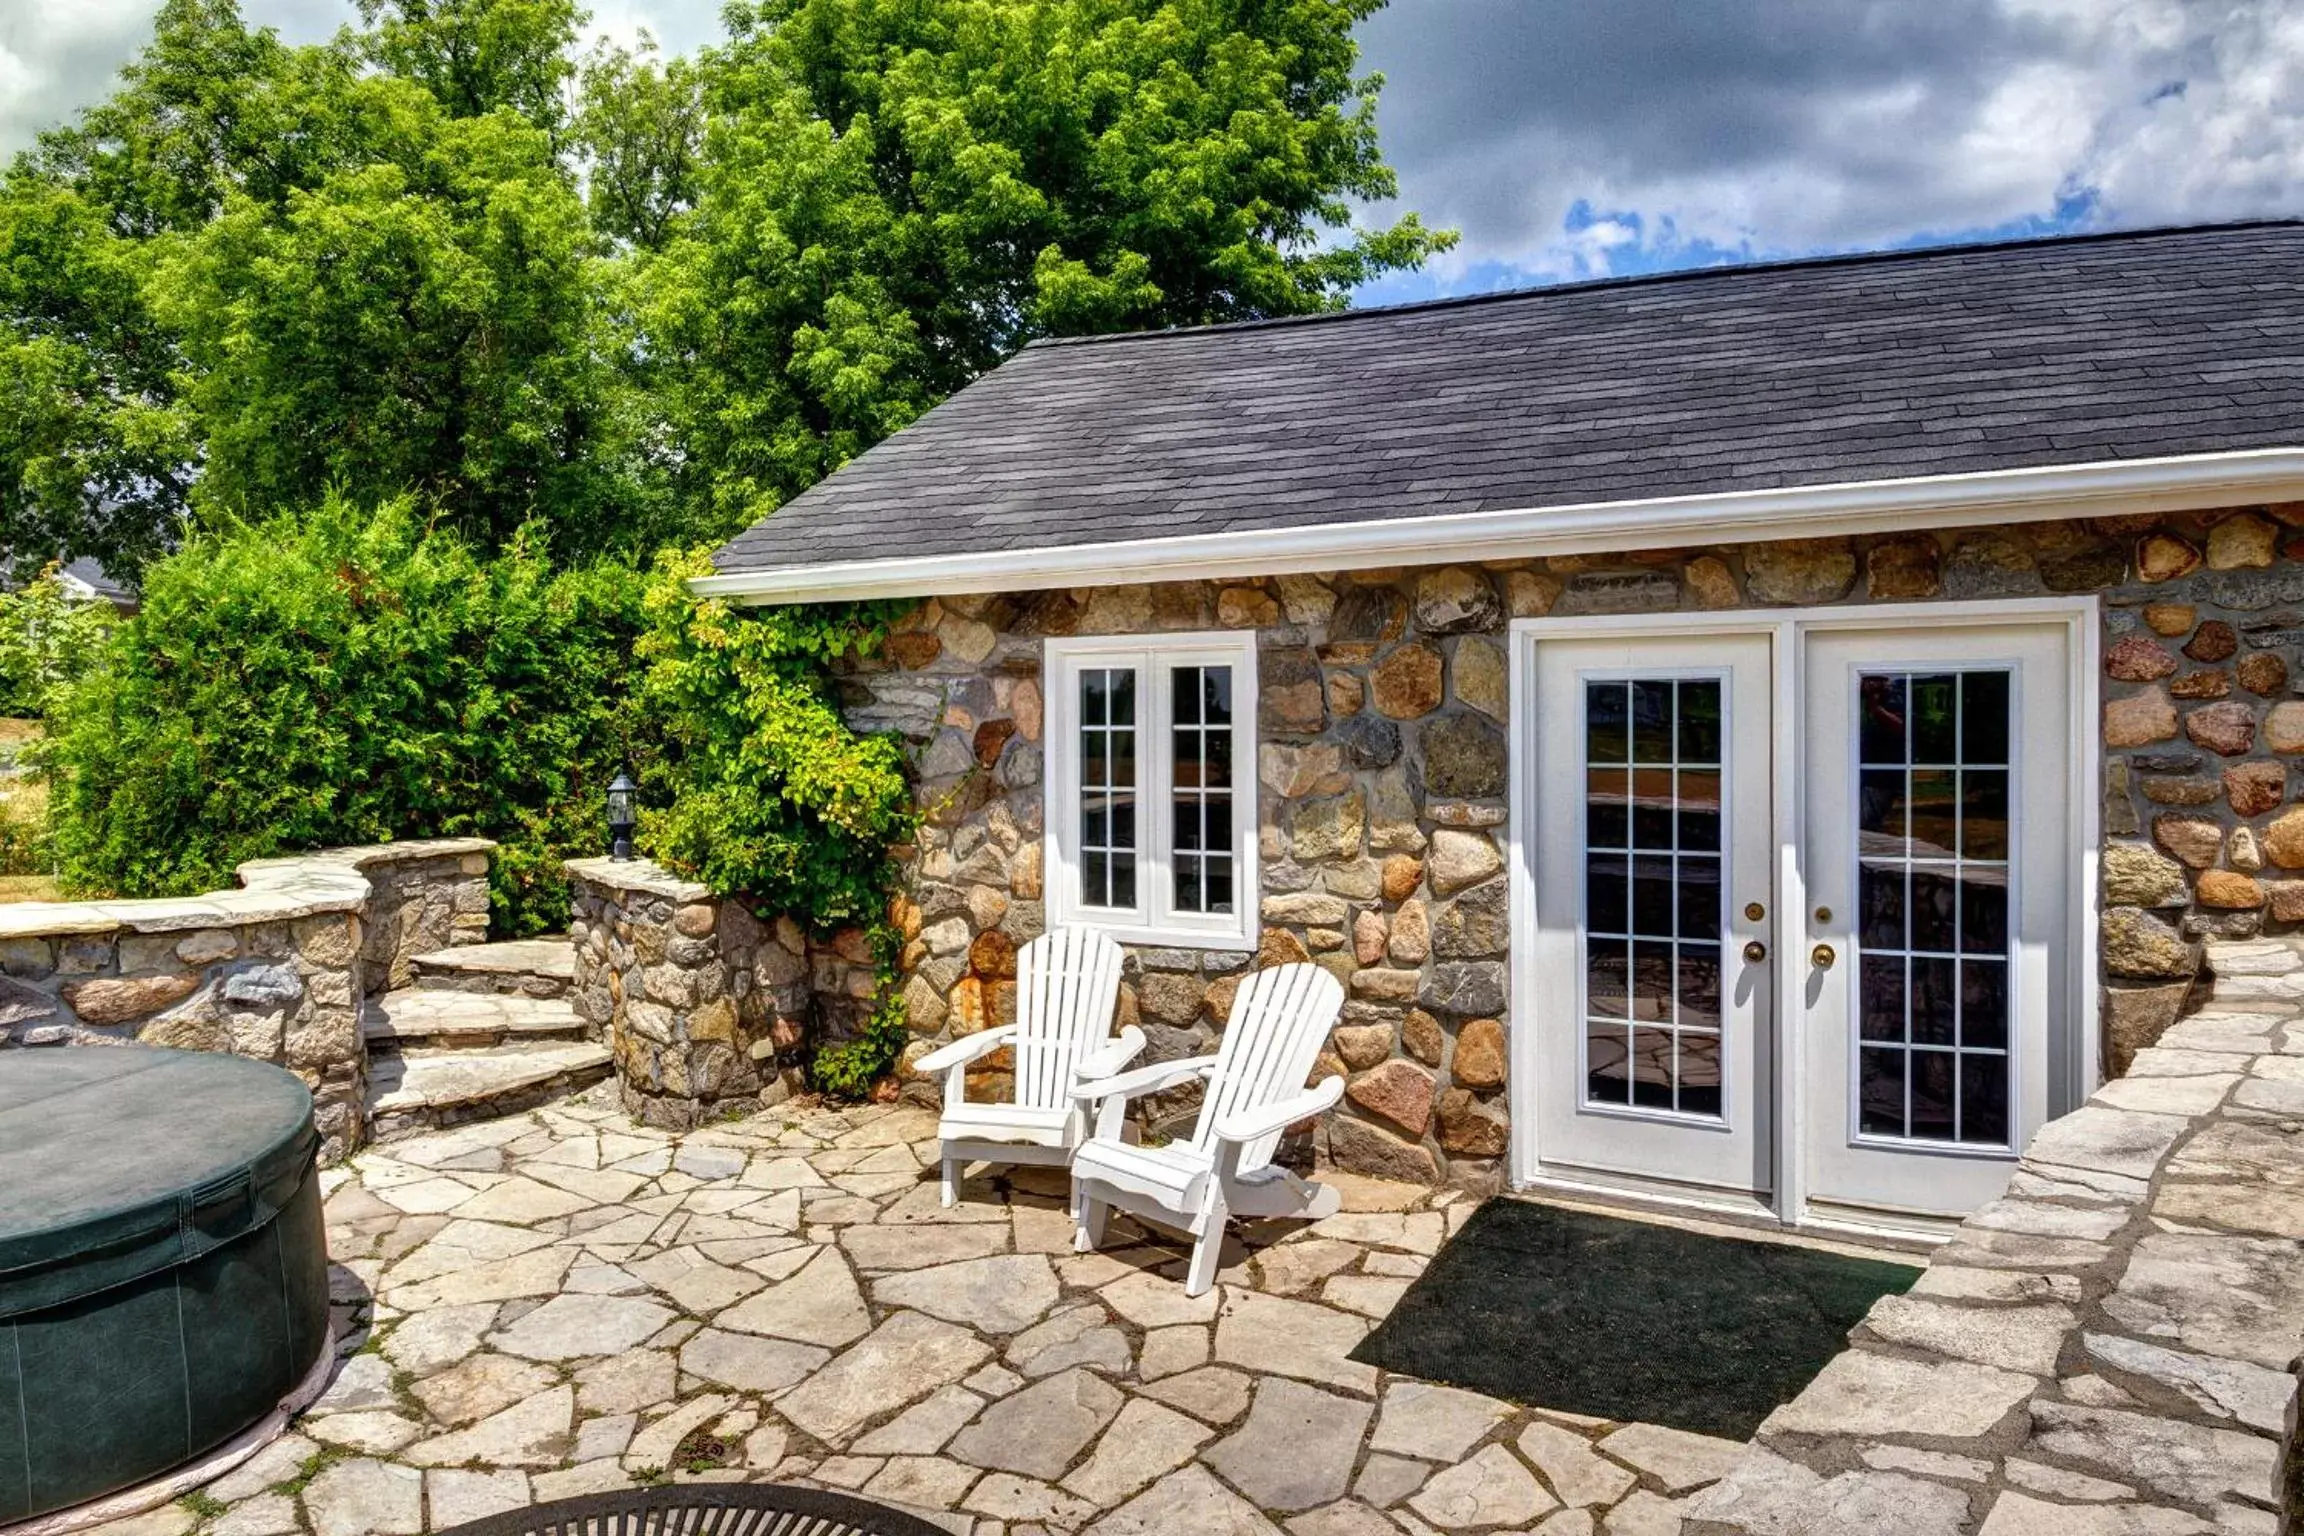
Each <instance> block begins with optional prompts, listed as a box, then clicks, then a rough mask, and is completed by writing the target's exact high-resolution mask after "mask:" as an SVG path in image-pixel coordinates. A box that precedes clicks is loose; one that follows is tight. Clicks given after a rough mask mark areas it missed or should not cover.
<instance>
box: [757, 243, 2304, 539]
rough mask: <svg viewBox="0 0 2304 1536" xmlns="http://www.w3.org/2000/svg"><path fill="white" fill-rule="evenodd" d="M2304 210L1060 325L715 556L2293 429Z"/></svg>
mask: <svg viewBox="0 0 2304 1536" xmlns="http://www.w3.org/2000/svg"><path fill="white" fill-rule="evenodd" d="M2299 359H2304V223H2297V222H2286V223H2267V224H2250V225H2227V226H2220V227H2215V228H2207V229H2190V230H2160V231H2150V232H2146V233H2140V234H2128V235H2113V236H2095V237H2089V238H2083V239H2068V240H2052V241H2035V242H2030V243H2024V244H2014V245H2001V246H1978V247H1970V248H1966V249H1952V250H1941V251H1925V252H1911V253H1899V254H1894V255H1883V256H1869V257H1857V258H1846V259H1840V260H1832V261H1819V262H1804V263H1792V264H1788V265H1782V266H1773V267H1745V268H1731V269H1715V270H1711V271H1703V272H1693V273H1678V274H1672V275H1669V276H1664V277H1653V278H1642V279H1632V280H1627V281H1617V282H1604V283H1590V284H1583V285H1577V286H1570V287H1560V288H1549V289H1539V290H1536V291H1534V292H1529V293H1521V294H1507V295H1496V296H1491V297H1484V298H1479V299H1469V300H1458V301H1451V302H1442V303H1438V304H1426V305H1411V306H1406V307H1402V308H1398V309H1386V310H1365V311H1359V312H1354V313H1347V314H1342V315H1335V316H1322V317H1317V318H1312V319H1303V320H1286V321H1271V322H1262V323H1252V324H1245V325H1233V326H1214V327H1208V328H1203V329H1197V330H1183V331H1169V332H1160V333H1148V334H1142V335H1133V336H1116V337H1105V338H1095V339H1084V340H1075V341H1053V342H1041V343H1037V344H1035V345H1033V346H1030V347H1027V348H1026V349H1025V350H1024V351H1023V352H1021V353H1019V354H1018V355H1017V356H1016V357H1014V358H1012V359H1010V360H1009V361H1008V362H1007V363H1006V364H1004V365H1002V366H1001V367H1000V368H998V369H995V370H994V371H993V372H991V373H990V374H987V375H986V376H985V377H984V378H982V379H980V380H978V381H977V382H976V383H974V384H972V385H970V386H969V387H968V388H966V389H964V390H962V391H961V392H960V393H959V394H957V395H955V396H953V397H952V398H951V399H950V400H948V401H946V402H945V403H944V404H943V405H941V406H938V407H937V408H936V409H935V410H933V411H931V412H929V413H928V414H927V415H926V416H924V417H922V418H921V419H920V420H919V421H918V422H916V423H914V424H913V425H912V426H911V427H909V428H907V429H906V430H904V431H903V432H900V433H898V434H897V435H896V436H895V437H893V438H891V439H889V440H888V441H887V442H885V443H883V444H881V445H880V446H879V447H877V448H874V449H872V450H871V451H870V452H868V453H865V454H863V455H862V456H860V457H859V458H857V459H856V460H855V461H854V462H853V463H851V464H849V465H848V466H846V467H845V468H843V469H842V470H840V471H839V472H838V473H837V474H835V475H833V476H831V477H830V478H829V479H827V480H825V481H824V482H823V483H821V484H819V485H817V486H815V487H814V488H812V489H811V490H809V491H808V492H807V493H806V494H804V495H802V496H800V497H798V498H796V499H795V500H794V501H793V502H792V503H791V504H790V505H789V506H787V507H785V508H784V509H783V510H781V511H779V512H778V513H776V514H775V515H774V516H773V517H769V518H766V519H764V520H762V521H761V522H760V523H759V524H757V525H755V526H754V527H752V528H751V529H749V530H747V531H746V532H745V533H743V534H741V535H739V536H738V537H737V538H735V539H734V540H732V541H731V542H730V543H729V544H728V545H727V547H726V548H724V549H722V550H721V551H720V553H719V555H718V556H717V564H718V566H719V568H720V569H721V570H723V571H728V572H738V571H764V570H778V569H789V568H796V567H806V566H811V565H821V564H825V563H829V562H837V561H846V560H854V559H857V558H859V557H867V558H868V557H869V553H868V552H870V553H880V554H885V555H897V554H901V555H907V556H936V555H958V554H974V553H985V552H991V551H997V550H1006V549H1037V548H1047V547H1050V546H1053V545H1090V544H1099V543H1110V542H1113V541H1117V540H1123V539H1144V538H1160V537H1165V536H1172V535H1178V534H1186V533H1190V534H1204V533H1218V532H1233V531H1253V530H1259V529H1262V530H1271V529H1281V528H1296V527H1306V526H1317V525H1321V524H1332V523H1349V522H1362V521H1368V520H1373V519H1382V518H1401V517H1417V516H1428V515H1432V514H1436V513H1454V512H1471V511H1483V510H1490V509H1500V508H1518V507H1542V506H1552V505H1567V504H1573V503H1589V502H1608V501H1628V500H1636V499H1640V498H1645V497H1654V496H1684V495H1699V494H1705V493H1709V492H1721V491H1750V490H1767V489H1779V488H1783V487H1786V486H1793V485H1806V484H1818V483H1829V482H1844V481H1864V480H1882V479H1893V478H1897V477H1901V476H1907V475H1943V474H1961V473H1974V472H1980V471H1988V470H1999V469H2017V468H2032V467H2039V466H2043V465H2052V464H2074V463H2088V462H2096V461H2105V460H2116V459H2139V458H2157V457H2162V456H2168V455H2178V454H2193V453H2208V452H2216V451H2225V450H2233V449H2245V448H2269V447H2294V446H2304V368H2299V366H2298V362H2299Z"/></svg>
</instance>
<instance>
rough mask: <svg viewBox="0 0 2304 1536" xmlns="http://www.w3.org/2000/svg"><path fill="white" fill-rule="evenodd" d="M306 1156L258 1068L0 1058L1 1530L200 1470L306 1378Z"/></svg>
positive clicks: (310, 1194)
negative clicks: (193, 1463)
mask: <svg viewBox="0 0 2304 1536" xmlns="http://www.w3.org/2000/svg"><path fill="white" fill-rule="evenodd" d="M318 1147H319V1138H318V1136H317V1135H316V1134H315V1132H314V1131H313V1129H312V1098H311V1095H310V1093H309V1092H307V1091H306V1089H305V1087H304V1085H303V1084H302V1083H300V1082H298V1081H297V1080H296V1078H295V1077H293V1076H291V1075H290V1074H289V1073H287V1072H284V1071H282V1070H280V1069H279V1068H277V1067H273V1066H268V1065H266V1064H264V1063H262V1062H256V1061H249V1060H246V1059H243V1058H240V1057H235V1056H227V1055H221V1054H215V1053H210V1052H202V1051H172V1050H159V1049H154V1048H150V1047H145V1046H122V1047H118V1048H104V1049H99V1048H88V1049H78V1050H67V1049H41V1050H11V1051H6V1052H0V1523H6V1522H7V1521H10V1520H13V1519H19V1518H23V1517H26V1516H29V1515H34V1514H40V1513H44V1512H46V1511H48V1510H52V1509H57V1508H61V1507H63V1506H65V1505H69V1504H75V1503H79V1502H82V1501H84V1500H87V1499H91V1498H97V1497H100V1496H102V1495H104V1494H107V1493H110V1492H113V1491H116V1490H118V1489H120V1488H124V1487H127V1486H129V1485H131V1484H134V1483H137V1482H141V1481H143V1480H145V1479H146V1478H149V1477H152V1476H154V1475H156V1474H158V1473H160V1472H164V1471H166V1470H167V1469H169V1468H170V1467H173V1466H175V1465H177V1464H178V1463H181V1462H183V1461H186V1460H189V1459H191V1458H192V1457H195V1456H198V1455H200V1454H202V1453H203V1452H205V1451H207V1450H209V1449H212V1448H213V1447H214V1446H216V1445H218V1444H221V1443H222V1442H223V1441H225V1440H228V1439H230V1438H231V1437H232V1436H233V1435H235V1434H237V1433H239V1432H240V1431H241V1430H242V1429H245V1428H246V1427H248V1426H249V1425H250V1424H252V1423H254V1422H255V1421H256V1420H257V1419H259V1418H261V1417H263V1415H264V1414H265V1413H267V1412H268V1411H270V1409H271V1408H272V1407H273V1406H274V1405H275V1404H276V1403H278V1402H279V1400H280V1399H281V1398H282V1397H283V1396H284V1395H285V1394H286V1393H287V1392H288V1391H289V1390H290V1388H292V1387H293V1386H294V1385H295V1383H296V1382H297V1381H298V1380H300V1379H301V1378H302V1377H303V1376H304V1374H305V1373H306V1372H307V1371H308V1370H310V1368H311V1366H312V1363H313V1362H314V1361H315V1360H316V1359H318V1357H319V1353H320V1351H321V1349H322V1348H323V1347H324V1345H325V1344H326V1341H327V1332H328V1277H327V1250H326V1240H325V1235H324V1232H323V1229H322V1224H321V1215H320V1192H319V1183H318V1179H317V1177H316V1175H315V1170H314V1156H315V1154H316V1152H317V1151H318Z"/></svg>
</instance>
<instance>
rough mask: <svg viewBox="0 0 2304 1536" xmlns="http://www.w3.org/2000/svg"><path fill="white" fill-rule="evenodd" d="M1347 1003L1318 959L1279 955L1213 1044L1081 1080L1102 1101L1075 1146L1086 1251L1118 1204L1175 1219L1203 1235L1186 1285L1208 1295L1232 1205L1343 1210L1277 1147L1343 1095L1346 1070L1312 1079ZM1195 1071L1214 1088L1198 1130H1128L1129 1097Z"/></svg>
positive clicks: (1241, 1209) (1246, 985)
mask: <svg viewBox="0 0 2304 1536" xmlns="http://www.w3.org/2000/svg"><path fill="white" fill-rule="evenodd" d="M1343 1007H1344V988H1343V987H1342V985H1341V984H1339V983H1338V982H1337V980H1336V978H1335V977H1333V976H1331V975H1329V974H1328V973H1327V972H1326V971H1324V970H1322V969H1320V968H1319V967H1318V966H1316V965H1280V966H1274V967H1273V968H1272V969H1270V970H1266V971H1258V972H1256V973H1255V974H1254V975H1252V976H1250V977H1249V978H1248V979H1247V980H1246V981H1245V982H1243V983H1242V984H1241V987H1240V991H1239V995H1238V996H1237V997H1235V998H1234V999H1233V1002H1232V1019H1231V1022H1230V1023H1229V1024H1227V1025H1226V1026H1225V1029H1224V1040H1223V1044H1222V1045H1221V1046H1219V1047H1218V1049H1217V1052H1216V1054H1215V1055H1213V1056H1190V1057H1186V1058H1184V1059H1183V1060H1181V1061H1163V1062H1156V1063H1154V1064H1153V1065H1151V1066H1147V1067H1138V1068H1137V1069H1136V1070H1135V1071H1133V1072H1124V1073H1122V1074H1120V1075H1119V1076H1118V1077H1112V1078H1106V1079H1103V1080H1101V1081H1097V1082H1086V1083H1082V1084H1081V1085H1080V1086H1079V1087H1077V1088H1074V1089H1073V1090H1072V1096H1073V1098H1075V1099H1077V1100H1079V1101H1080V1102H1082V1103H1088V1102H1091V1101H1093V1102H1094V1103H1095V1104H1096V1105H1097V1120H1096V1134H1095V1135H1094V1136H1092V1137H1090V1138H1089V1139H1088V1140H1087V1141H1085V1142H1083V1143H1082V1144H1081V1146H1080V1149H1079V1151H1077V1152H1076V1153H1074V1154H1073V1157H1072V1204H1073V1209H1074V1210H1075V1212H1076V1213H1077V1220H1078V1222H1079V1234H1078V1237H1077V1240H1076V1242H1075V1245H1074V1246H1076V1247H1077V1248H1079V1250H1080V1251H1081V1252H1083V1253H1086V1252H1088V1251H1089V1250H1091V1249H1093V1248H1095V1247H1096V1246H1097V1245H1098V1244H1100V1243H1101V1242H1103V1240H1104V1218H1105V1216H1106V1215H1107V1213H1108V1212H1109V1210H1110V1208H1111V1207H1113V1206H1118V1207H1119V1208H1120V1209H1121V1210H1123V1211H1126V1212H1128V1213H1129V1214H1130V1215H1132V1216H1139V1217H1142V1218H1143V1219H1144V1220H1146V1221H1151V1222H1157V1223H1158V1224H1160V1225H1161V1226H1165V1227H1174V1228H1177V1229H1179V1230H1181V1231H1183V1232H1185V1233H1186V1234H1188V1235H1189V1236H1190V1237H1191V1238H1192V1239H1193V1243H1192V1267H1191V1271H1190V1273H1189V1274H1188V1275H1187V1277H1186V1279H1185V1282H1184V1294H1186V1295H1187V1296H1198V1295H1201V1294H1203V1293H1205V1292H1206V1291H1207V1289H1208V1287H1209V1286H1210V1285H1212V1284H1214V1283H1215V1280H1216V1256H1217V1254H1218V1253H1219V1252H1221V1251H1222V1249H1223V1246H1224V1219H1225V1217H1226V1216H1228V1215H1235V1214H1236V1215H1240V1216H1248V1217H1292V1216H1301V1217H1306V1218H1313V1219H1316V1218H1318V1217H1322V1216H1330V1215H1334V1214H1335V1212H1336V1209H1337V1207H1338V1206H1339V1205H1340V1204H1341V1203H1342V1197H1341V1196H1340V1195H1339V1194H1338V1193H1337V1191H1336V1190H1335V1189H1334V1188H1333V1187H1331V1186H1329V1185H1326V1184H1315V1183H1312V1182H1310V1181H1309V1180H1305V1179H1300V1178H1298V1177H1297V1176H1296V1175H1295V1174H1293V1173H1290V1172H1289V1171H1288V1170H1287V1169H1285V1168H1278V1167H1274V1166H1273V1164H1272V1153H1273V1151H1274V1149H1275V1148H1277V1147H1278V1146H1279V1144H1280V1133H1281V1132H1282V1131H1284V1130H1286V1129H1287V1128H1288V1127H1289V1126H1291V1125H1294V1124H1295V1123H1296V1122H1297V1121H1299V1120H1305V1119H1309V1118H1310V1117H1312V1116H1314V1115H1317V1114H1319V1113H1321V1112H1322V1111H1323V1110H1326V1109H1328V1108H1329V1107H1330V1106H1331V1105H1333V1104H1334V1103H1335V1102H1336V1101H1337V1100H1338V1099H1339V1098H1341V1097H1343V1094H1344V1080H1343V1079H1342V1078H1339V1077H1331V1078H1327V1079H1325V1080H1323V1081H1322V1082H1321V1084H1320V1086H1319V1087H1317V1088H1307V1087H1305V1086H1304V1079H1305V1078H1306V1077H1308V1076H1310V1075H1311V1072H1312V1063H1313V1061H1314V1060H1315V1059H1317V1058H1318V1056H1319V1054H1320V1046H1321V1043H1322V1042H1323V1041H1325V1040H1326V1039H1327V1038H1328V1032H1329V1031H1330V1030H1331V1029H1332V1028H1334V1027H1335V1024H1336V1016H1337V1014H1338V1013H1340V1012H1341V1011H1342V1009H1343ZM1196 1077H1201V1078H1205V1079H1206V1080H1207V1084H1208V1087H1207V1093H1206V1097H1204V1098H1203V1099H1202V1100H1201V1104H1200V1119H1199V1121H1198V1122H1197V1123H1196V1124H1195V1125H1194V1127H1193V1130H1192V1135H1191V1136H1190V1137H1189V1138H1188V1139H1186V1140H1183V1141H1174V1142H1170V1143H1169V1144H1168V1145H1166V1146H1164V1147H1146V1146H1136V1145H1132V1144H1130V1143H1129V1142H1127V1141H1124V1140H1123V1139H1122V1137H1121V1131H1122V1125H1123V1121H1124V1119H1125V1117H1126V1115H1127V1110H1128V1101H1129V1100H1130V1099H1133V1098H1138V1097H1140V1096H1142V1095H1144V1094H1147V1093H1157V1092H1159V1091H1160V1090H1161V1089H1163V1088H1173V1087H1175V1086H1177V1085H1178V1084H1180V1083H1187V1082H1190V1081H1191V1080H1192V1079H1193V1078H1196Z"/></svg>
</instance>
